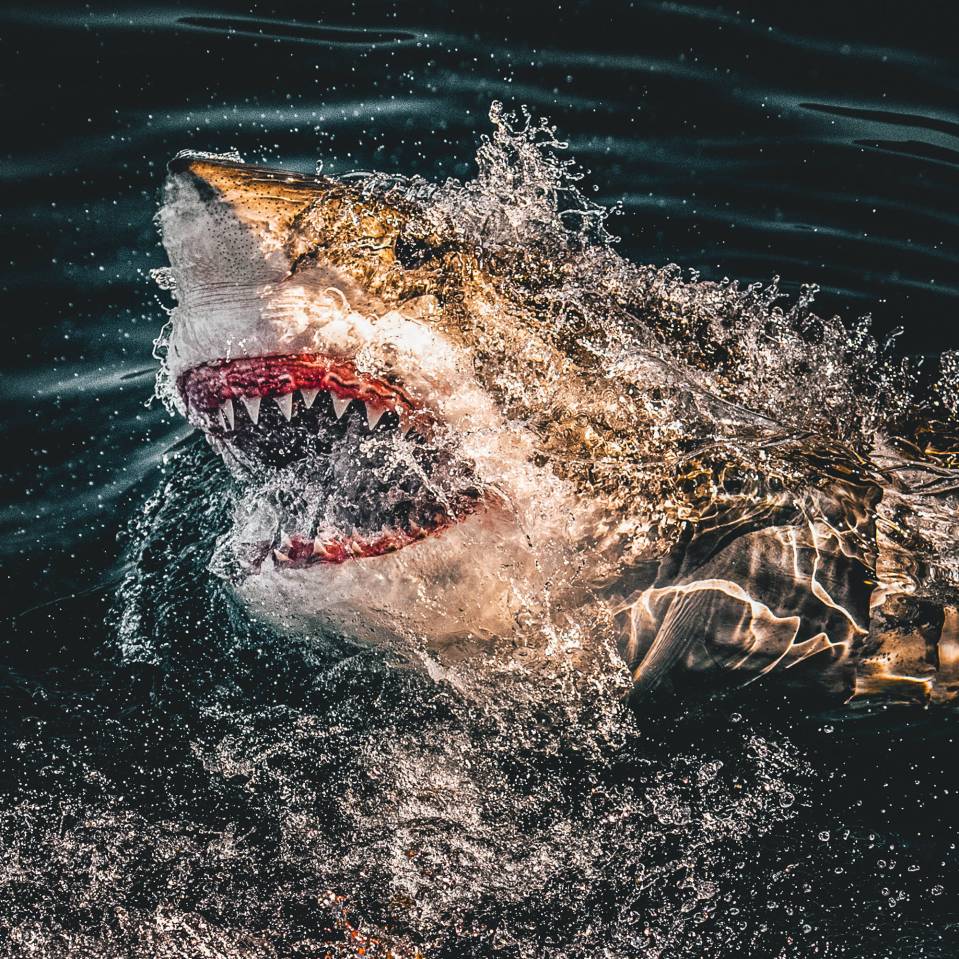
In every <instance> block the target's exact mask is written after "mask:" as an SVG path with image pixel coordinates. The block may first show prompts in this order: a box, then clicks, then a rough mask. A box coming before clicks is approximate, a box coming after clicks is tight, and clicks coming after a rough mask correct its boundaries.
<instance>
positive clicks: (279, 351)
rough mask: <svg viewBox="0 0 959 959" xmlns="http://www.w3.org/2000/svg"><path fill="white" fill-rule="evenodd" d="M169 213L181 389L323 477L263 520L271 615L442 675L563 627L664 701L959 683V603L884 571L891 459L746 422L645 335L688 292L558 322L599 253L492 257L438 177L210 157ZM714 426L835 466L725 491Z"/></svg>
mask: <svg viewBox="0 0 959 959" xmlns="http://www.w3.org/2000/svg"><path fill="white" fill-rule="evenodd" d="M159 220H160V225H161V230H162V236H163V242H164V246H165V248H166V251H167V254H168V257H169V261H170V266H171V270H172V276H173V278H174V282H175V296H176V307H175V309H174V311H173V315H172V321H171V330H170V336H169V342H168V346H167V351H166V356H165V359H164V364H165V370H164V376H165V378H166V382H167V383H168V384H169V392H170V396H171V400H172V402H173V403H174V404H175V405H176V407H177V408H178V409H179V411H180V412H181V413H182V414H183V415H184V416H186V417H187V419H188V420H189V421H190V422H191V423H192V424H194V425H195V426H196V427H197V428H198V429H200V430H202V431H203V432H204V434H205V435H206V436H207V438H208V441H209V442H210V444H211V445H212V446H213V447H214V449H216V450H217V451H218V452H219V453H220V454H221V455H222V456H223V458H224V460H225V461H226V463H227V464H228V465H229V466H230V467H231V469H232V470H233V471H234V472H235V474H236V476H237V478H238V480H239V481H243V479H244V477H249V476H250V475H255V476H261V477H262V476H264V475H267V476H269V475H274V474H275V475H277V476H280V475H282V476H283V477H284V478H285V479H284V481H285V482H289V483H290V484H291V485H292V486H293V487H295V486H296V484H297V483H298V482H301V481H302V482H303V483H304V484H305V485H306V486H309V487H310V488H312V487H313V486H315V487H316V488H317V489H320V490H321V492H320V493H317V494H316V496H315V497H314V500H313V501H311V502H312V505H311V507H310V509H306V508H305V507H304V508H302V509H301V508H299V507H297V508H296V509H293V510H292V511H291V512H290V513H288V514H283V515H280V516H279V518H278V519H276V522H275V524H274V527H273V528H270V529H269V530H268V531H267V532H265V533H263V534H262V535H261V534H260V533H258V532H253V533H250V534H249V535H245V536H240V537H238V539H239V541H240V542H241V543H242V544H243V548H244V549H246V550H247V555H246V556H245V557H244V558H243V562H242V563H241V566H242V570H241V573H239V574H237V575H236V576H235V577H233V578H232V581H233V587H234V589H235V590H236V593H237V595H238V597H239V598H240V599H241V601H243V602H244V603H246V604H247V605H248V606H249V607H250V608H251V609H252V610H253V611H254V612H255V613H256V614H257V615H260V616H263V617H265V618H267V619H268V620H270V621H271V622H273V623H274V624H276V625H277V626H278V627H280V628H281V629H285V630H292V631H298V632H301V633H302V632H313V631H316V630H318V629H332V630H336V631H338V632H339V633H341V634H345V635H347V636H349V637H350V638H351V639H353V640H354V641H356V642H358V643H366V644H373V645H383V644H385V643H390V644H392V645H397V644H398V645H399V647H400V648H405V649H407V650H408V651H411V657H412V658H416V657H419V658H420V659H422V660H423V661H425V662H426V663H427V668H429V669H430V670H431V672H435V673H436V675H438V676H440V675H444V674H445V673H444V671H445V670H446V669H447V667H449V666H450V665H451V664H455V663H456V662H458V661H462V660H463V659H466V658H470V659H473V658H475V657H476V656H482V655H497V654H503V651H504V650H505V651H506V652H505V654H506V655H509V654H510V653H511V652H514V651H515V650H517V649H520V648H522V649H529V648H532V647H536V645H537V642H541V643H545V642H546V640H542V639H541V640H537V638H536V637H540V638H542V637H548V638H551V640H550V641H552V642H554V645H555V639H556V636H557V635H561V636H563V637H565V638H566V640H569V642H567V645H568V646H574V647H576V649H577V650H578V651H579V652H578V653H577V655H582V656H584V657H586V658H588V657H589V656H590V655H595V656H599V657H600V658H602V657H601V654H600V653H598V652H596V650H608V649H609V648H614V649H615V650H617V651H618V654H619V656H621V658H622V662H623V664H624V668H625V669H626V670H628V674H629V677H630V681H631V685H632V689H633V693H632V695H633V697H634V698H635V699H637V700H642V699H646V698H649V697H651V696H653V695H654V694H657V693H658V694H662V693H668V694H672V693H680V694H689V695H695V694H698V693H699V692H701V691H706V692H710V691H713V690H716V689H722V688H729V687H736V686H741V685H744V684H750V683H757V682H763V683H769V682H776V683H777V684H779V685H780V686H781V687H783V688H785V689H790V688H792V689H795V690H797V691H799V692H801V694H803V695H808V694H810V693H813V694H814V695H816V696H822V697H824V698H825V699H827V700H828V701H836V702H842V701H847V700H849V699H854V698H862V697H865V698H870V697H875V696H880V697H884V698H891V699H897V700H899V699H901V700H907V701H923V702H927V701H946V700H950V699H952V698H953V696H954V695H955V692H956V690H957V689H959V654H957V653H956V650H957V649H959V631H957V620H959V617H957V613H956V610H955V607H954V606H952V605H951V604H950V603H948V602H941V603H938V604H928V603H924V602H921V601H920V600H918V599H915V598H914V597H911V596H910V592H909V589H908V587H896V586H885V585H883V582H881V579H882V577H880V575H879V574H878V573H877V570H885V571H886V572H887V573H888V572H889V570H890V569H891V568H893V567H895V568H897V569H898V568H900V567H901V565H902V564H901V562H899V561H898V560H897V559H896V555H897V554H896V549H894V548H892V547H891V546H890V545H889V543H888V542H887V540H886V539H885V538H884V533H883V529H884V525H883V522H882V504H883V501H884V497H886V496H887V492H888V483H887V481H886V480H885V479H884V478H883V477H884V475H885V474H883V473H882V471H881V470H880V469H878V468H873V467H872V466H871V465H869V464H866V465H863V463H862V461H861V460H856V458H855V457H852V456H849V455H846V452H844V451H838V452H837V451H836V450H835V449H833V448H830V447H829V445H828V444H826V443H823V444H818V445H816V444H815V443H812V444H810V441H809V440H808V438H806V439H802V440H799V439H796V440H794V439H792V438H790V437H788V436H787V435H786V433H785V431H779V428H778V426H777V425H776V424H775V423H773V422H771V421H770V420H769V419H768V418H765V417H762V416H759V415H757V414H753V413H751V412H749V411H748V410H739V411H737V412H736V414H735V416H733V414H732V413H730V409H729V406H728V404H723V403H721V402H720V401H719V400H717V399H716V397H715V396H713V395H711V394H710V393H709V392H708V391H707V390H704V389H703V388H702V387H701V386H700V385H699V384H698V382H697V381H696V379H695V377H685V378H684V377H680V376H677V374H676V373H675V372H674V371H672V370H670V369H669V368H668V365H667V364H666V363H665V362H664V361H663V359H662V355H661V354H657V353H656V351H655V350H654V349H651V348H647V347H642V346H637V345H636V343H635V342H634V338H635V334H634V330H635V328H636V327H637V324H639V323H643V322H645V323H646V324H647V325H651V326H656V324H659V323H661V322H665V321H664V320H663V319H662V318H663V316H664V315H665V313H666V312H667V311H666V307H665V306H664V305H663V304H662V303H652V305H650V303H646V304H645V306H644V307H643V308H642V310H639V309H637V308H636V307H635V306H633V305H630V304H626V303H624V302H623V301H622V298H621V297H615V296H612V295H611V296H610V298H609V302H608V304H606V305H605V306H603V309H602V316H603V322H602V323H601V324H598V323H595V322H593V323H591V322H590V319H589V317H590V316H591V315H594V314H588V313H585V312H584V315H583V317H580V320H581V321H580V322H578V323H570V322H568V321H564V322H557V321H556V318H555V316H550V315H549V314H548V312H547V311H544V309H543V303H544V302H545V301H546V300H545V299H544V297H545V296H546V294H548V292H549V290H550V284H551V283H555V284H559V283H561V282H563V283H565V282H567V281H568V278H569V277H570V276H572V275H575V273H576V271H577V270H585V269H587V268H589V269H593V268H594V267H595V262H596V257H597V256H598V255H599V254H597V253H596V252H595V251H590V250H589V249H586V248H584V247H582V246H577V245H576V244H568V245H567V246H565V247H562V248H561V249H557V248H553V249H551V250H549V251H548V252H546V253H537V251H536V250H535V249H533V250H530V249H528V248H524V249H520V248H518V247H515V246H514V247H511V246H510V245H509V244H508V243H504V244H501V245H500V246H498V247H496V248H491V249H489V248H487V249H484V248H482V247H480V246H478V245H477V244H476V243H475V242H471V238H470V236H469V234H468V231H464V230H462V229H457V228H456V227H455V224H451V223H450V222H449V221H448V220H444V218H443V217H442V216H437V215H435V211H431V210H430V209H429V204H428V203H426V202H424V201H422V200H421V199H420V198H419V197H418V196H417V195H416V191H415V190H411V189H407V190H404V189H401V188H397V187H394V186H390V185H387V186H383V187H380V188H371V187H370V186H369V185H368V184H366V185H364V184H363V183H361V182H359V181H351V180H348V179H346V180H336V179H332V178H328V177H322V176H305V175H302V174H295V173H288V172H284V171H278V170H272V169H267V168H263V167H257V166H252V165H246V164H243V163H241V162H239V161H237V160H235V159H227V158H220V157H215V156H206V155H199V154H184V155H181V156H179V157H177V158H176V159H174V160H173V161H172V162H171V163H170V165H169V168H168V177H167V181H166V185H165V188H164V199H163V205H162V208H161V211H160V216H159ZM604 255H605V254H604ZM617 269H618V267H617ZM524 290H525V291H530V292H529V293H528V295H527V294H525V293H524V292H523V291H524ZM544 290H545V291H546V294H544ZM611 356H613V357H619V358H620V359H618V360H616V361H615V362H611V361H610V357H611ZM664 397H665V399H664ZM666 404H672V405H671V406H670V407H669V409H670V410H671V411H672V412H670V413H669V415H668V416H667V415H666V414H663V413H662V409H663V408H664V407H665V405H666ZM676 410H680V411H683V414H684V416H685V415H688V417H689V419H688V422H678V423H677V418H676V414H675V411H676ZM704 423H706V424H709V425H711V424H715V423H725V424H727V425H728V428H729V429H730V430H732V431H734V432H737V431H738V432H739V433H744V434H745V433H748V434H749V435H753V436H757V437H759V438H760V440H761V441H762V442H763V443H765V444H766V446H768V447H769V448H776V449H781V450H785V451H786V452H784V453H782V454H781V455H782V456H783V457H784V459H783V462H785V461H786V458H788V457H792V460H790V462H797V463H798V462H800V461H801V462H802V463H803V464H804V465H803V467H802V468H803V469H807V474H804V475H808V476H810V477H813V476H814V477H815V478H814V480H813V479H810V480H809V482H808V483H807V484H806V485H803V484H799V485H796V484H793V485H792V486H791V487H790V488H788V489H786V488H783V487H782V486H781V484H780V485H779V486H777V485H776V483H773V482H771V481H769V482H766V481H765V480H763V481H762V482H763V483H765V485H764V486H763V487H762V489H761V491H760V492H759V493H757V494H756V495H748V494H746V493H742V492H740V491H738V487H737V488H736V490H735V491H733V492H728V490H732V489H733V484H732V482H727V480H728V478H729V475H730V474H731V473H732V472H733V470H732V467H731V466H730V465H729V464H728V463H727V462H720V461H718V460H717V459H710V455H711V454H708V453H706V452H702V453H700V452H697V453H696V454H695V455H692V454H689V453H688V452H687V449H688V447H690V446H691V445H692V444H691V441H690V437H691V436H692V435H693V434H694V433H695V432H696V430H697V429H699V430H700V431H701V432H702V431H704V430H705V429H706V427H704V426H703V425H702V424H704ZM697 424H698V425H697ZM704 435H705V433H704ZM317 437H319V439H317ZM783 437H785V438H783ZM701 445H702V449H703V450H707V449H708V447H709V444H707V443H706V442H703V443H702V444H701ZM809 449H812V452H807V451H808V450H809ZM777 455H779V454H777ZM824 457H826V458H829V460H830V463H829V465H827V466H823V462H824ZM650 463H654V464H655V466H656V469H657V470H658V473H655V474H654V473H653V471H652V470H651V468H650V467H649V465H648V464H650ZM850 464H852V465H850ZM651 476H655V477H656V481H655V482H654V481H653V480H651V479H650V477H651ZM703 476H706V477H708V480H707V481H705V482H704V481H702V477H703ZM384 477H385V478H384ZM657 483H658V484H659V485H657ZM724 484H725V485H724ZM717 490H720V491H721V492H722V495H721V496H720V495H718V494H717V492H716V491H717ZM317 503H318V504H319V506H317V505H316V504H317ZM281 512H282V511H281ZM877 520H878V523H877ZM890 557H892V558H890ZM886 578H887V579H888V580H889V581H890V582H892V581H893V580H895V576H894V575H893V576H887V577H886ZM574 640H575V641H574ZM540 652H542V650H540Z"/></svg>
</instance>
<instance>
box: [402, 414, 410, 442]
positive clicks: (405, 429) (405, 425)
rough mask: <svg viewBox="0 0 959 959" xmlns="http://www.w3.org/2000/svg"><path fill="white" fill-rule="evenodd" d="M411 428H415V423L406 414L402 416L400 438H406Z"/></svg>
mask: <svg viewBox="0 0 959 959" xmlns="http://www.w3.org/2000/svg"><path fill="white" fill-rule="evenodd" d="M411 429H413V424H412V423H411V422H410V421H409V420H408V419H407V418H406V417H405V416H401V417H400V429H399V433H400V439H403V440H405V439H406V434H407V433H409V431H410V430H411Z"/></svg>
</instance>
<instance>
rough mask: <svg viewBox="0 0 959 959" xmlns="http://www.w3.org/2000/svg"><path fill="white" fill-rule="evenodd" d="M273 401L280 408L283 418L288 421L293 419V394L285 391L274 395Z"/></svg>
mask: <svg viewBox="0 0 959 959" xmlns="http://www.w3.org/2000/svg"><path fill="white" fill-rule="evenodd" d="M273 402H274V403H276V405H277V406H278V407H279V408H280V412H281V413H282V414H283V418H284V419H285V420H286V421H287V422H289V421H290V420H291V419H293V394H292V393H285V394H284V395H283V396H274V397H273Z"/></svg>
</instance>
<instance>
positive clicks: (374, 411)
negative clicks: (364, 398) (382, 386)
mask: <svg viewBox="0 0 959 959" xmlns="http://www.w3.org/2000/svg"><path fill="white" fill-rule="evenodd" d="M363 405H364V406H365V407H366V422H367V423H369V424H370V429H371V430H372V429H375V428H376V424H377V423H379V421H380V417H381V416H382V415H383V414H384V413H385V412H386V409H385V408H384V407H382V406H379V407H377V406H371V405H370V404H369V403H364V404H363Z"/></svg>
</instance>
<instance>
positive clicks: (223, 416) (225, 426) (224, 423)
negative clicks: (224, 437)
mask: <svg viewBox="0 0 959 959" xmlns="http://www.w3.org/2000/svg"><path fill="white" fill-rule="evenodd" d="M216 415H217V416H218V417H219V418H220V426H222V427H223V432H224V433H225V432H226V431H227V430H228V429H229V428H230V426H229V424H228V423H227V421H226V414H225V413H224V412H223V410H217V411H216Z"/></svg>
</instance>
